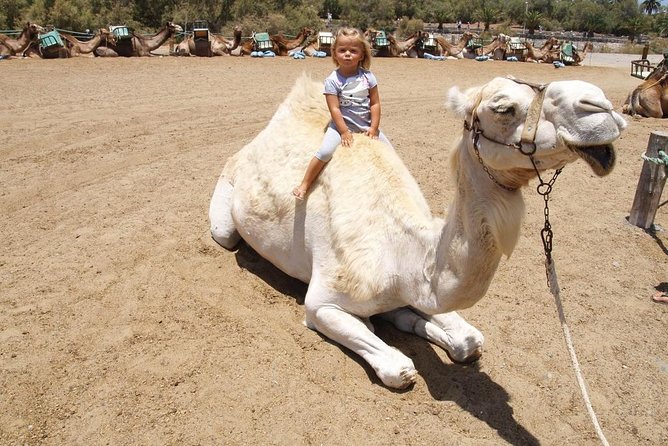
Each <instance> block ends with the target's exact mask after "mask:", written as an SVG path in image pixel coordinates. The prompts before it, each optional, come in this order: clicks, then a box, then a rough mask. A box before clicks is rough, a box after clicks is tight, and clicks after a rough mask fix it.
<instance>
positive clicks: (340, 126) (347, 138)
mask: <svg viewBox="0 0 668 446" xmlns="http://www.w3.org/2000/svg"><path fill="white" fill-rule="evenodd" d="M325 98H326V99H327V108H329V114H330V115H332V121H334V125H335V126H336V130H338V131H339V135H341V144H343V145H344V146H345V147H350V145H351V144H352V142H353V134H352V133H350V130H349V129H348V126H347V125H346V122H345V121H344V120H343V114H341V108H340V107H339V97H338V96H337V95H335V94H326V95H325Z"/></svg>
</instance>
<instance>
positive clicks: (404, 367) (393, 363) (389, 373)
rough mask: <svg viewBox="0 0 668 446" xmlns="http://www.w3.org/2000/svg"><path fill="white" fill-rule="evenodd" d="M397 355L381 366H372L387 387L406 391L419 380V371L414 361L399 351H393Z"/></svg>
mask: <svg viewBox="0 0 668 446" xmlns="http://www.w3.org/2000/svg"><path fill="white" fill-rule="evenodd" d="M393 350H394V352H395V354H394V355H391V354H390V355H388V356H389V357H388V358H386V360H385V361H384V362H383V363H382V364H379V365H375V366H374V364H372V366H373V367H374V369H375V371H376V375H377V376H378V378H380V380H381V381H382V382H383V384H385V385H386V386H387V387H391V388H393V389H405V388H406V387H408V386H410V385H411V384H415V381H416V380H417V374H418V373H417V370H415V366H414V365H413V361H411V359H410V358H408V357H407V356H405V355H404V354H403V353H401V352H400V351H399V350H396V349H393Z"/></svg>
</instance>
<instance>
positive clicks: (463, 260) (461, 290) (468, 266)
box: [422, 140, 524, 312]
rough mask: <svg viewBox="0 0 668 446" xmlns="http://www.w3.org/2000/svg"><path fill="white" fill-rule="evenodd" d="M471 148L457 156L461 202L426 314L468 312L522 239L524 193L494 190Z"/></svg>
mask: <svg viewBox="0 0 668 446" xmlns="http://www.w3.org/2000/svg"><path fill="white" fill-rule="evenodd" d="M470 144H471V142H470V141H466V140H464V141H462V142H461V143H460V145H459V147H458V148H457V149H456V152H455V153H453V155H452V156H453V159H452V165H453V168H454V173H455V177H456V196H455V199H454V201H453V202H452V204H451V206H450V209H449V211H448V221H447V223H446V224H445V225H444V227H443V229H442V231H441V233H440V240H439V241H438V243H437V246H436V249H435V255H434V263H433V267H432V268H431V269H432V270H433V273H432V274H431V290H432V291H431V297H430V298H429V299H428V300H430V301H431V302H426V303H425V304H426V305H424V306H422V309H423V310H424V309H425V308H426V309H427V310H429V311H433V312H443V311H451V310H455V309H458V308H467V307H470V306H471V305H473V304H474V303H475V302H477V301H478V300H479V299H481V298H482V297H483V296H484V295H485V293H486V292H487V288H488V287H489V284H490V283H491V281H492V278H493V277H494V273H495V272H496V269H497V267H498V264H499V261H500V260H501V256H502V255H503V254H506V255H510V253H511V252H512V249H513V247H514V246H515V243H516V241H517V238H518V235H519V230H520V225H521V219H522V215H523V214H524V201H523V199H522V194H521V192H520V191H519V190H515V191H507V190H505V189H502V188H501V187H499V186H498V185H497V184H495V183H494V182H493V181H492V180H491V178H489V176H488V175H487V173H486V172H485V171H484V170H483V168H482V166H481V165H480V163H479V162H478V159H477V158H476V157H475V155H474V153H473V150H472V148H471V147H470ZM425 270H429V268H428V267H427V268H425ZM430 305H433V307H430Z"/></svg>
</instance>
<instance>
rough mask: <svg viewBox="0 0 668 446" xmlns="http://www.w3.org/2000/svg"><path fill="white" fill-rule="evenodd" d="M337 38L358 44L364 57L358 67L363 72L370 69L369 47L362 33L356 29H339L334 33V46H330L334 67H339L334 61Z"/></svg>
mask: <svg viewBox="0 0 668 446" xmlns="http://www.w3.org/2000/svg"><path fill="white" fill-rule="evenodd" d="M339 37H350V38H353V39H355V40H357V41H358V42H359V43H360V45H361V46H362V51H363V53H364V57H363V58H362V60H361V61H360V66H361V67H362V68H364V69H365V70H369V68H371V45H370V44H369V41H368V40H366V38H365V37H364V34H362V31H360V30H359V29H357V28H339V30H338V31H337V32H336V37H335V39H334V44H333V45H332V60H334V65H336V66H337V67H338V66H339V62H338V61H337V60H336V48H337V47H338V44H337V43H338V42H339Z"/></svg>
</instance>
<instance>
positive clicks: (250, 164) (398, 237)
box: [209, 76, 626, 388]
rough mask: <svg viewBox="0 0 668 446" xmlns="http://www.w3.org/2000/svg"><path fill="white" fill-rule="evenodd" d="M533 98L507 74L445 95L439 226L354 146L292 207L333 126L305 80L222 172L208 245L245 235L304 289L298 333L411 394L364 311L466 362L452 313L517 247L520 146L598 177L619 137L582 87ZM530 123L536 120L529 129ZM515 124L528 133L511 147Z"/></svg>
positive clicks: (545, 164)
mask: <svg viewBox="0 0 668 446" xmlns="http://www.w3.org/2000/svg"><path fill="white" fill-rule="evenodd" d="M539 92H540V89H538V88H533V87H532V86H529V85H527V84H525V83H521V82H519V81H514V80H511V79H508V78H496V79H493V80H492V81H490V82H489V83H488V84H486V85H484V86H482V87H477V88H472V89H469V90H467V91H466V92H461V91H459V90H458V89H457V88H456V87H453V88H452V89H451V90H450V92H449V95H448V108H449V109H450V110H451V111H453V112H454V113H455V114H456V115H457V116H458V117H459V119H462V120H464V121H465V122H466V125H465V127H464V130H463V132H462V137H461V139H460V140H459V141H458V142H457V144H456V146H455V148H454V150H453V151H452V154H451V163H450V164H451V168H452V171H453V175H454V176H453V178H454V179H455V182H456V190H455V198H454V201H453V203H452V205H451V206H450V209H449V211H448V218H447V223H445V222H444V221H443V220H442V219H440V218H435V217H433V216H432V214H431V212H430V209H429V207H428V205H427V202H426V200H425V198H424V197H423V195H422V193H421V191H420V189H419V187H418V185H417V183H416V181H415V180H414V179H413V177H412V176H411V175H410V173H409V172H408V170H407V168H406V167H405V165H404V164H403V163H402V161H401V159H400V158H399V156H398V155H397V154H396V153H395V152H394V151H392V150H389V149H388V148H387V146H386V145H384V144H383V143H379V142H378V141H375V140H371V139H368V138H366V137H362V136H356V138H355V142H354V144H353V146H352V147H349V148H346V147H339V149H338V150H337V152H336V155H335V156H334V158H333V159H332V161H331V162H330V163H329V164H328V165H327V167H326V168H325V169H324V170H323V172H322V174H321V175H320V177H319V179H318V180H317V181H316V182H315V183H314V185H313V188H312V189H311V192H310V194H309V195H307V197H306V200H305V201H298V200H295V199H294V197H293V196H292V194H291V190H292V187H294V185H295V184H297V183H299V180H300V179H301V175H302V174H303V171H304V168H305V166H306V165H307V164H308V160H309V159H310V158H311V157H312V156H313V154H312V150H313V147H318V145H319V144H320V140H321V139H322V133H323V129H324V128H325V125H326V124H327V122H328V120H329V119H330V115H329V112H328V111H327V107H326V106H325V101H324V100H323V99H322V86H321V84H320V83H319V82H313V81H312V80H310V79H309V78H308V77H307V76H304V77H302V78H300V79H299V80H298V81H297V83H296V85H295V86H294V88H293V89H292V91H291V92H290V93H289V95H288V97H287V99H286V100H285V101H284V102H283V104H281V106H280V107H279V108H278V110H277V112H276V114H275V115H274V117H273V118H272V119H271V121H270V122H269V124H268V125H267V127H266V128H265V129H264V130H263V131H262V132H260V134H259V135H258V136H256V137H255V139H254V140H253V141H251V142H250V143H249V144H248V145H246V146H245V147H244V148H243V149H241V150H240V151H239V152H238V153H236V154H235V155H234V156H232V157H231V158H230V159H229V160H228V161H227V163H226V164H225V167H224V169H223V172H222V175H221V177H220V179H219V180H218V183H217V185H216V188H215V191H214V193H213V197H212V199H211V204H210V209H209V218H210V222H211V232H212V235H213V238H214V239H215V240H216V241H217V242H218V243H219V244H221V245H222V246H224V247H225V248H228V249H232V248H234V246H235V245H236V244H237V242H238V241H239V239H240V237H242V238H243V239H244V240H245V241H246V242H247V243H248V244H249V245H250V246H251V247H253V249H255V250H256V251H257V252H258V253H259V254H260V255H262V256H263V257H264V258H266V259H267V260H269V261H270V262H271V263H273V264H274V265H276V266H277V267H278V268H280V269H281V270H282V271H284V272H285V273H286V274H288V275H290V276H292V277H296V278H297V279H299V280H302V281H304V282H306V283H308V284H309V286H308V291H307V293H306V298H305V303H304V307H305V313H306V317H305V319H306V320H305V322H306V324H307V326H308V327H310V328H312V329H314V330H317V331H319V332H320V333H322V334H323V335H325V336H327V337H328V338H330V339H332V340H334V341H336V342H338V343H339V344H341V345H344V346H345V347H347V348H349V349H350V350H352V351H354V352H355V353H357V354H358V355H360V356H361V357H362V358H363V359H364V360H366V361H367V362H368V363H369V364H370V366H371V367H372V368H373V369H374V371H375V372H376V374H377V375H378V377H379V378H380V380H381V381H382V382H383V383H384V384H385V385H386V386H388V387H392V388H404V387H406V386H408V385H410V384H411V383H413V382H415V380H416V375H417V372H416V370H415V367H414V365H413V362H412V361H411V359H410V358H408V357H407V356H405V355H404V354H403V353H401V352H399V351H398V350H397V349H395V348H393V347H390V346H388V345H387V344H385V342H383V341H382V340H381V339H380V338H378V337H377V336H376V335H375V334H374V333H373V327H372V325H371V323H370V322H369V317H371V316H373V315H377V314H383V317H385V318H386V319H387V320H390V321H392V322H393V323H394V324H395V325H396V326H397V327H398V328H399V329H400V330H403V331H406V332H412V333H415V334H417V335H419V336H422V337H424V338H426V339H428V340H429V341H431V342H433V343H435V344H437V345H439V346H441V347H442V348H444V349H445V350H446V352H447V353H448V355H449V356H450V358H451V359H452V360H453V361H457V362H469V361H474V360H476V359H477V358H478V357H479V356H480V355H481V353H482V344H483V340H484V338H483V335H482V334H481V333H480V332H479V331H478V330H477V329H476V328H474V327H473V326H471V325H469V324H468V323H467V322H466V321H465V320H464V319H463V318H462V317H460V316H459V315H458V314H457V313H456V312H455V310H457V309H463V308H467V307H470V306H472V305H473V304H475V303H476V302H477V301H478V300H479V299H481V298H482V297H483V296H484V295H485V293H486V291H487V289H488V287H489V285H490V282H491V280H492V277H493V275H494V273H495V271H496V269H497V266H498V264H499V262H500V260H501V258H502V256H503V255H506V256H508V255H510V254H511V252H512V251H513V248H514V246H515V244H516V241H517V239H518V237H519V230H520V226H521V225H520V222H521V219H522V216H523V215H524V201H523V197H522V193H521V191H520V189H521V187H522V186H525V185H527V183H528V182H529V180H531V179H532V178H534V177H535V176H536V170H535V169H534V167H533V164H532V161H531V159H530V157H529V156H527V155H525V154H523V153H521V151H520V150H519V149H522V151H524V152H527V153H529V152H531V150H532V149H533V147H534V144H535V152H534V153H533V155H532V159H533V163H535V165H536V166H537V169H538V170H540V171H543V170H545V169H555V168H559V167H562V166H564V165H565V164H567V163H570V162H572V161H575V160H576V159H579V158H580V159H583V160H584V161H586V162H587V163H588V164H589V165H590V166H591V167H592V168H593V170H594V172H595V173H597V174H598V175H605V174H607V173H608V172H609V171H611V170H612V167H613V164H614V150H613V147H612V142H613V141H614V140H615V139H617V138H618V137H619V135H620V133H621V131H622V130H623V129H624V128H625V127H626V122H625V121H624V119H623V118H622V117H621V116H620V115H619V114H617V113H616V112H615V111H614V110H613V106H612V104H611V103H610V102H609V101H608V100H607V99H606V97H605V96H604V94H603V92H602V91H601V90H600V89H599V88H598V87H596V86H594V85H592V84H589V83H586V82H582V81H558V82H553V83H551V84H549V86H547V87H546V88H544V89H543V90H542V93H544V100H543V102H542V103H541V102H540V100H535V101H534V98H539V99H541V98H542V93H540V94H539ZM529 110H533V111H531V112H529ZM527 114H528V115H529V116H535V119H534V118H531V119H529V120H528V121H527V122H528V124H525V117H526V116H527ZM538 119H540V120H539V121H538ZM525 127H527V131H526V132H525V135H526V134H528V135H530V136H531V135H533V131H534V130H535V135H533V136H534V137H533V138H530V139H531V141H529V142H527V143H526V144H520V143H518V141H520V139H521V136H520V135H522V133H523V130H524V128H525Z"/></svg>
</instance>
